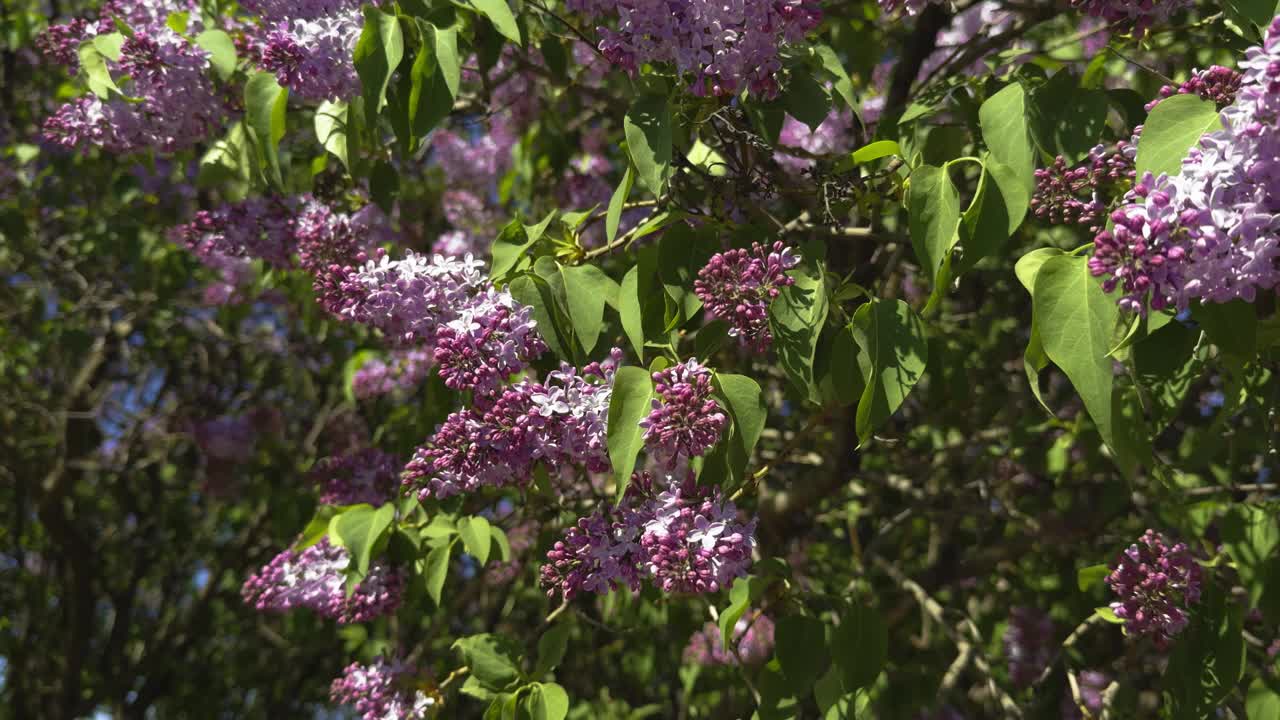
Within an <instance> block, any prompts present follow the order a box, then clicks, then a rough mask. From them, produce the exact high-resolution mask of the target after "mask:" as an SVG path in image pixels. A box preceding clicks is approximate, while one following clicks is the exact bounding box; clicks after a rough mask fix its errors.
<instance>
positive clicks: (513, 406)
mask: <svg viewBox="0 0 1280 720" xmlns="http://www.w3.org/2000/svg"><path fill="white" fill-rule="evenodd" d="M535 390H536V385H535V384H532V383H522V384H520V385H516V386H513V387H509V388H507V389H506V390H504V391H503V392H501V393H499V394H498V395H497V396H496V398H495V399H494V400H493V401H492V403H482V404H481V405H480V406H472V407H466V408H463V409H461V410H458V411H457V412H454V413H453V414H451V415H449V417H448V418H446V419H445V421H444V422H443V423H442V424H441V425H440V427H438V428H437V429H436V432H435V434H434V435H433V436H432V437H431V440H430V441H429V442H428V443H427V444H426V445H424V446H423V447H420V448H418V450H417V451H416V452H415V453H414V456H413V459H411V460H410V461H409V464H408V465H406V466H405V468H404V472H403V474H402V476H401V477H402V483H403V485H404V486H405V487H406V488H407V489H409V490H413V491H416V492H417V494H418V497H419V498H420V499H423V500H425V499H427V498H440V499H443V498H448V497H452V496H453V495H457V494H459V493H473V492H476V491H478V490H480V489H481V488H484V487H486V486H488V487H504V486H507V485H524V484H526V483H528V482H529V481H530V480H531V479H532V478H533V466H534V464H535V463H536V458H535V457H534V453H535V447H536V443H535V438H536V436H537V435H538V433H539V428H538V427H537V424H536V419H535V415H536V414H535V413H533V412H532V411H533V409H534V402H533V394H534V392H535Z"/></svg>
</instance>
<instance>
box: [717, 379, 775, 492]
mask: <svg viewBox="0 0 1280 720" xmlns="http://www.w3.org/2000/svg"><path fill="white" fill-rule="evenodd" d="M715 387H716V390H718V391H719V393H718V394H719V397H720V400H721V401H722V402H723V404H724V406H725V409H726V410H728V411H729V417H731V418H733V433H732V434H731V435H730V437H729V441H728V442H729V447H728V457H727V461H728V464H729V477H730V479H731V480H732V481H733V482H734V484H735V485H736V484H737V483H740V482H744V481H745V480H746V477H745V474H746V469H747V465H748V463H749V462H750V461H751V453H752V452H753V451H754V450H755V447H756V443H757V442H759V441H760V434H761V433H763V432H764V426H765V420H766V418H767V417H768V414H769V408H768V406H767V405H766V403H765V399H764V391H763V390H761V389H760V385H759V383H757V382H756V381H755V380H752V379H751V378H749V377H747V376H745V375H730V374H727V373H716V376H715Z"/></svg>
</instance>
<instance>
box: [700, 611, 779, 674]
mask: <svg viewBox="0 0 1280 720" xmlns="http://www.w3.org/2000/svg"><path fill="white" fill-rule="evenodd" d="M773 630H774V628H773V621H772V620H770V619H769V616H768V615H755V616H754V617H753V612H752V611H751V610H750V609H748V610H747V612H746V613H745V614H744V615H743V616H742V617H741V618H739V619H738V622H737V623H735V624H734V626H733V635H732V637H731V638H730V641H729V642H730V643H732V644H733V645H734V646H736V651H737V652H736V653H735V652H734V651H733V650H730V649H729V648H726V647H725V646H724V642H723V639H722V638H721V636H720V628H719V627H718V626H717V625H716V624H715V623H713V622H708V623H707V624H706V625H704V626H703V627H702V629H701V630H699V631H698V632H696V633H694V634H693V635H692V636H691V637H690V638H689V644H688V645H686V646H685V648H684V661H685V662H686V663H689V664H692V665H737V664H738V662H739V658H741V662H742V664H744V665H759V664H760V663H763V662H765V661H767V660H768V659H769V657H770V656H772V655H773Z"/></svg>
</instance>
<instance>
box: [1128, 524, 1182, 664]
mask: <svg viewBox="0 0 1280 720" xmlns="http://www.w3.org/2000/svg"><path fill="white" fill-rule="evenodd" d="M1107 584H1108V585H1109V586H1111V591H1112V592H1114V593H1115V594H1116V596H1117V597H1118V598H1119V599H1118V600H1116V601H1115V602H1113V603H1111V610H1112V611H1113V612H1115V614H1116V616H1117V617H1119V618H1121V619H1123V620H1124V621H1125V625H1124V627H1125V631H1126V632H1127V633H1129V634H1130V635H1150V636H1151V639H1152V640H1153V641H1154V642H1155V644H1156V647H1159V648H1164V647H1165V646H1167V645H1168V643H1169V640H1170V639H1171V638H1172V637H1173V636H1174V635H1177V634H1178V633H1180V632H1182V630H1183V628H1185V627H1186V626H1187V622H1188V617H1187V609H1188V607H1189V606H1190V605H1193V604H1195V603H1197V602H1199V601H1200V565H1199V564H1198V563H1197V562H1196V560H1195V558H1193V557H1192V556H1191V551H1190V550H1188V549H1187V546H1186V545H1184V544H1183V543H1177V544H1176V545H1170V544H1169V542H1168V541H1167V540H1166V539H1165V538H1164V536H1163V535H1161V534H1159V533H1157V532H1155V531H1154V530H1147V532H1146V533H1144V534H1143V536H1142V537H1140V538H1138V542H1136V543H1134V544H1133V545H1130V546H1129V548H1128V549H1127V550H1125V551H1124V552H1123V553H1121V554H1120V557H1119V558H1118V560H1117V563H1116V567H1115V569H1113V570H1112V571H1111V574H1110V575H1108V576H1107Z"/></svg>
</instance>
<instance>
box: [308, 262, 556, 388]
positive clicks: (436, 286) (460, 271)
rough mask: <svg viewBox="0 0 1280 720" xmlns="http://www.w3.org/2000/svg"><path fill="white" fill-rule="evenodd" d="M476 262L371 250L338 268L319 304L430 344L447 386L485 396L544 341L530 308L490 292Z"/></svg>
mask: <svg viewBox="0 0 1280 720" xmlns="http://www.w3.org/2000/svg"><path fill="white" fill-rule="evenodd" d="M481 266H482V264H481V263H480V262H479V261H477V260H475V259H474V258H473V257H471V256H470V255H468V256H466V257H465V258H463V259H461V260H459V259H457V258H446V257H444V256H441V255H436V256H434V257H433V258H430V259H428V258H427V257H426V256H424V255H416V254H414V253H413V252H412V251H409V252H408V253H406V255H405V258H404V259H403V260H391V259H390V257H389V256H387V255H385V254H384V253H382V251H381V250H379V251H378V257H377V259H374V260H368V261H367V262H366V263H365V264H364V265H363V266H362V267H360V268H345V269H343V270H342V275H343V278H342V279H341V280H340V281H339V282H337V283H336V284H337V289H336V291H334V292H330V293H325V295H324V297H323V299H322V302H323V303H324V304H325V306H326V307H327V308H328V309H329V310H330V311H331V312H333V313H335V314H337V315H339V316H342V317H345V318H347V319H350V320H355V321H357V322H363V323H366V324H368V325H371V326H373V327H376V328H378V329H380V330H382V331H383V332H384V333H386V334H387V335H388V336H389V337H391V338H392V339H393V340H395V341H396V342H400V343H406V344H424V345H426V346H427V347H430V348H431V349H432V359H433V360H434V361H435V363H436V365H437V366H438V367H439V371H440V377H441V378H442V379H443V380H444V382H445V384H446V385H448V386H449V387H451V388H453V389H455V390H464V389H465V390H472V391H475V392H477V393H479V394H481V395H492V394H494V393H497V392H498V391H499V389H500V387H501V384H502V383H503V382H504V381H505V380H506V378H507V377H509V376H511V375H514V374H516V373H519V372H520V371H522V370H524V369H525V367H527V366H528V363H529V361H530V360H532V359H533V358H535V357H537V356H538V355H540V354H542V353H543V352H545V351H546V343H544V342H543V341H542V338H541V337H540V336H539V335H538V333H537V323H536V322H535V321H534V319H533V309H532V308H530V307H528V306H527V305H522V304H521V303H519V302H517V301H516V300H515V298H514V297H512V296H511V293H510V292H508V291H507V290H505V289H504V290H497V289H495V288H494V287H493V285H492V284H490V283H489V282H488V281H487V280H485V279H484V278H483V277H482V276H481V274H480V267H481ZM335 272H336V271H335Z"/></svg>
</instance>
